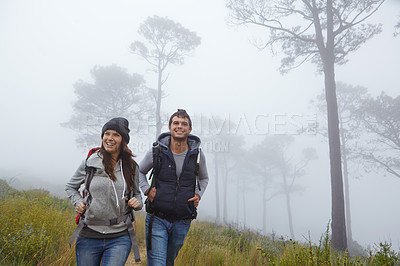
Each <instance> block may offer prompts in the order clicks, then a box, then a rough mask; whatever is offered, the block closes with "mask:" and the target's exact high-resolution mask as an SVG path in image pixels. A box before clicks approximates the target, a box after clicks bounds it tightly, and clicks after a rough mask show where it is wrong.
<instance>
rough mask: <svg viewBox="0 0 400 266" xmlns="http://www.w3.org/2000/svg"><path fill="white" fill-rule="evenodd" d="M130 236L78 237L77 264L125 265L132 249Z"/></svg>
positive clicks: (87, 265)
mask: <svg viewBox="0 0 400 266" xmlns="http://www.w3.org/2000/svg"><path fill="white" fill-rule="evenodd" d="M131 245H132V244H131V239H130V238H129V236H121V237H116V238H102V239H96V238H80V237H78V238H77V239H76V247H75V252H76V264H77V266H81V265H82V266H83V265H84V266H92V265H93V266H94V265H96V266H97V265H100V261H101V265H112V266H114V265H125V262H126V260H127V259H128V256H129V252H130V251H131Z"/></svg>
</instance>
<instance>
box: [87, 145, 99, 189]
mask: <svg viewBox="0 0 400 266" xmlns="http://www.w3.org/2000/svg"><path fill="white" fill-rule="evenodd" d="M98 150H100V147H96V148H92V149H90V151H89V152H88V155H87V156H86V161H85V171H86V177H85V190H87V191H89V186H90V182H92V179H93V175H94V173H95V172H96V168H94V167H91V166H87V160H88V159H89V157H90V156H92V154H93V153H95V152H96V151H98Z"/></svg>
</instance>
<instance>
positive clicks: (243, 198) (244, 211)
mask: <svg viewBox="0 0 400 266" xmlns="http://www.w3.org/2000/svg"><path fill="white" fill-rule="evenodd" d="M241 180H242V189H243V190H242V202H243V228H244V229H246V210H247V208H246V193H245V192H246V191H245V185H246V184H245V182H244V181H245V180H244V178H241Z"/></svg>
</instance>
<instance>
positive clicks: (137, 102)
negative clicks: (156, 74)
mask: <svg viewBox="0 0 400 266" xmlns="http://www.w3.org/2000/svg"><path fill="white" fill-rule="evenodd" d="M91 75H92V78H93V82H92V83H90V82H86V81H83V80H80V81H78V82H76V83H75V84H74V88H75V94H76V96H77V100H76V101H75V102H74V103H73V109H74V114H73V115H72V116H71V118H70V120H69V122H66V123H63V124H62V125H63V126H65V127H68V128H71V129H73V130H75V131H77V132H78V133H79V135H78V137H77V143H78V145H80V146H82V145H83V146H82V148H84V149H87V148H90V147H93V146H94V145H98V144H99V142H100V132H101V127H102V126H103V124H104V123H105V122H107V121H108V120H109V119H110V118H112V117H118V116H122V117H125V118H127V119H128V120H129V121H130V122H131V123H132V122H133V121H138V120H139V119H143V117H140V116H141V115H143V114H145V113H148V112H149V111H150V110H151V104H149V103H148V102H147V101H145V98H146V90H145V86H144V84H145V81H144V79H143V77H142V76H141V75H139V74H135V73H133V74H129V73H127V70H126V69H124V68H121V67H119V66H117V65H110V66H105V67H103V66H95V67H93V69H92V70H91ZM131 127H132V124H131Z"/></svg>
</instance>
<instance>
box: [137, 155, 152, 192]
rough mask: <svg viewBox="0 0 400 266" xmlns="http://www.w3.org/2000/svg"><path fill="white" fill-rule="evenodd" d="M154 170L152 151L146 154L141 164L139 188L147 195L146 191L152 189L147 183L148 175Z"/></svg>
mask: <svg viewBox="0 0 400 266" xmlns="http://www.w3.org/2000/svg"><path fill="white" fill-rule="evenodd" d="M152 168H153V151H152V150H150V151H148V152H147V153H146V155H145V156H144V158H143V159H142V161H141V162H140V163H139V187H140V189H141V190H142V192H143V194H145V192H146V190H148V189H149V188H150V185H149V182H148V181H147V177H146V174H147V173H148V172H149V171H150V169H152Z"/></svg>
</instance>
